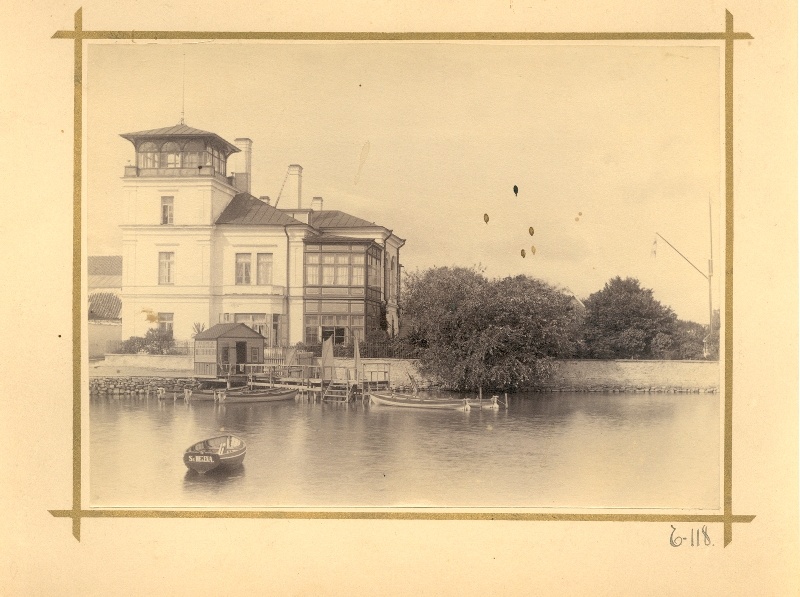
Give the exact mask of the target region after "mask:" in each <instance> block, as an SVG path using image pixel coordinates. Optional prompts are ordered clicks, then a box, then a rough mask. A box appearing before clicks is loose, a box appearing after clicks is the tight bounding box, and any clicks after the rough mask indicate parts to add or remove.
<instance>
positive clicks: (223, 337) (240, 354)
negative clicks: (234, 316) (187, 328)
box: [194, 323, 266, 377]
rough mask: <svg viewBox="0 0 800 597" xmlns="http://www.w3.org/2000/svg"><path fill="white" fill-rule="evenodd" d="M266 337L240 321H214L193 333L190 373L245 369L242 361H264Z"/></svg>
mask: <svg viewBox="0 0 800 597" xmlns="http://www.w3.org/2000/svg"><path fill="white" fill-rule="evenodd" d="M265 340H266V338H264V336H262V335H261V334H259V333H258V332H256V331H255V330H253V329H252V328H250V327H248V326H246V325H245V324H243V323H218V324H217V325H214V326H211V327H210V328H208V329H207V330H204V331H202V332H200V333H199V334H197V335H196V336H195V337H194V373H195V375H203V376H213V377H217V376H220V375H227V374H229V373H246V372H247V371H246V367H245V365H248V364H263V363H264V342H265Z"/></svg>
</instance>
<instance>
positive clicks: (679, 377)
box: [105, 355, 721, 393]
mask: <svg viewBox="0 0 800 597" xmlns="http://www.w3.org/2000/svg"><path fill="white" fill-rule="evenodd" d="M361 362H362V363H364V364H365V365H366V366H367V367H366V370H367V371H369V370H370V367H369V365H370V364H383V363H388V365H389V383H390V384H391V385H392V386H394V387H398V388H403V387H406V388H407V387H409V386H410V385H411V378H410V377H409V374H410V375H411V376H413V377H414V379H415V380H416V382H417V384H418V386H419V388H420V389H424V388H426V387H430V386H431V385H435V380H432V379H428V378H426V377H425V376H423V375H422V374H421V373H420V372H419V370H418V368H417V361H413V360H403V359H362V360H361ZM335 363H336V366H337V367H351V368H352V367H353V366H354V363H353V359H340V358H337V359H335ZM105 365H108V367H105V369H107V370H108V369H111V368H112V367H115V366H116V367H133V366H136V367H140V368H142V370H150V371H154V372H157V371H159V370H164V371H167V370H174V371H176V372H177V375H179V376H181V377H182V376H184V375H185V376H186V377H190V376H191V375H192V361H191V357H184V356H168V355H165V356H161V355H106V362H105ZM184 371H185V374H184V373H183V372H184ZM123 374H124V373H123ZM154 374H155V375H158V373H154ZM164 375H165V376H167V375H168V376H170V377H174V375H175V374H174V373H169V374H167V373H164ZM720 375H721V368H720V365H719V363H717V362H716V361H627V360H616V361H601V360H562V361H557V362H556V365H555V372H554V375H553V377H552V378H551V379H550V380H549V381H548V382H547V383H546V384H544V386H543V387H542V390H543V391H546V392H694V393H697V392H718V391H719V388H720Z"/></svg>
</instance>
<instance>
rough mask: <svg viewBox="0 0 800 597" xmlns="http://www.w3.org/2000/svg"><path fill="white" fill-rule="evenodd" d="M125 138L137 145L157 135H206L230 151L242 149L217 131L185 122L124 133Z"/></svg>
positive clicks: (183, 136)
mask: <svg viewBox="0 0 800 597" xmlns="http://www.w3.org/2000/svg"><path fill="white" fill-rule="evenodd" d="M120 137H122V138H123V139H127V140H128V141H130V142H131V143H133V144H134V145H136V142H137V141H140V140H144V139H150V138H157V137H181V138H184V139H187V138H192V137H205V138H212V139H216V140H218V141H221V142H222V143H223V144H224V145H225V146H226V147H227V148H228V151H230V153H235V152H237V151H241V150H240V149H239V148H238V147H236V146H235V145H233V144H232V143H229V142H228V141H226V140H225V139H223V138H222V137H220V136H219V135H218V134H216V133H212V132H210V131H203V130H200V129H196V128H192V127H190V126H187V125H185V124H176V125H174V126H165V127H164V128H160V129H150V130H147V131H137V132H135V133H123V134H121V135H120Z"/></svg>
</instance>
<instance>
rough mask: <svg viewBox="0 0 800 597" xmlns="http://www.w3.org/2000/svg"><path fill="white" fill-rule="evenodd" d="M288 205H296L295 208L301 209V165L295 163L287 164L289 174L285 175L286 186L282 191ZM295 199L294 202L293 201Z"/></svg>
mask: <svg viewBox="0 0 800 597" xmlns="http://www.w3.org/2000/svg"><path fill="white" fill-rule="evenodd" d="M283 194H284V195H285V196H286V200H287V201H288V202H289V205H296V206H297V209H303V167H302V166H298V165H297V164H292V165H291V166H289V174H288V176H287V177H286V188H285V189H284V191H283ZM295 201H296V203H295Z"/></svg>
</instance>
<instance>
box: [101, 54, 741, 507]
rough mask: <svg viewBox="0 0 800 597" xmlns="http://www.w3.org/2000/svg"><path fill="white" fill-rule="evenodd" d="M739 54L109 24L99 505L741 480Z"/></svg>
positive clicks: (526, 498) (543, 502) (596, 490)
mask: <svg viewBox="0 0 800 597" xmlns="http://www.w3.org/2000/svg"><path fill="white" fill-rule="evenodd" d="M721 60H722V54H721V52H720V48H719V46H718V45H716V44H705V45H704V44H699V43H697V42H694V43H693V44H691V45H688V44H685V43H664V42H661V43H652V42H649V43H616V44H610V45H597V44H580V43H570V44H566V43H559V44H554V43H550V44H548V43H539V42H506V43H491V44H489V43H466V42H452V43H426V42H420V43H409V42H405V43H352V42H351V43H335V42H329V43H324V42H322V43H302V42H274V43H258V42H244V43H237V44H229V43H203V44H196V43H195V44H188V43H186V44H183V43H150V44H135V45H134V44H129V43H119V44H117V43H112V44H108V43H101V44H90V45H89V46H88V51H87V85H86V98H85V99H86V119H87V149H86V155H87V164H86V185H87V203H86V212H87V221H88V227H87V274H88V275H87V287H88V305H89V307H88V347H89V355H88V357H89V380H88V383H89V388H90V393H91V400H90V403H89V408H88V410H89V420H90V425H89V430H90V434H89V462H90V467H89V470H90V474H89V487H90V495H91V499H90V502H91V504H92V506H102V507H186V506H190V507H198V506H203V507H222V508H225V507H240V506H247V507H280V508H286V507H290V508H291V507H300V508H330V507H333V508H360V507H373V508H375V507H378V508H394V507H398V508H409V507H438V508H451V507H454V508H475V509H498V508H629V509H631V508H632V509H689V510H704V511H705V510H708V511H717V510H719V509H720V507H721V501H720V494H721V483H720V479H721V467H720V462H721V441H720V425H721V419H720V410H721V402H720V375H721V367H720V358H719V355H720V349H719V347H720V303H721V301H720V298H721V283H720V277H719V276H718V275H715V272H714V264H715V263H721V260H720V255H721V253H722V251H724V244H725V237H724V228H723V227H722V226H721V225H720V214H721V210H720V197H721V196H722V195H721V189H722V183H723V180H724V179H723V172H724V170H723V165H724V163H723V153H722V149H721V147H722V129H721V126H720V122H721V106H722V103H721V102H722V95H721V86H720V81H721V64H722V63H721ZM723 211H724V210H723ZM697 429H702V430H703V432H702V433H696V432H695V430H697ZM133 455H135V456H136V457H135V458H132V456H133ZM677 480H680V481H681V482H680V483H677V482H676V481H677Z"/></svg>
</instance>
